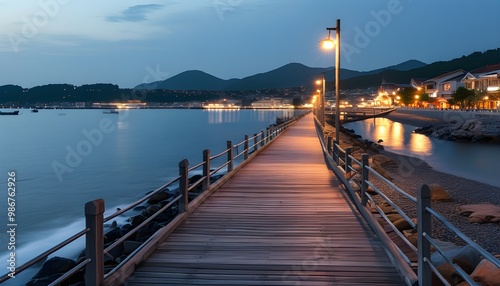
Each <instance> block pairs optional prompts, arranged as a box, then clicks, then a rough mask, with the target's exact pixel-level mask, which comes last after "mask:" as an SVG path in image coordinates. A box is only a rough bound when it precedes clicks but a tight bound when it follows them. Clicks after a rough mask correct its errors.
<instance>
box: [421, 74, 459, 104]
mask: <svg viewBox="0 0 500 286" xmlns="http://www.w3.org/2000/svg"><path fill="white" fill-rule="evenodd" d="M465 74H466V72H465V71H464V70H462V69H460V70H456V71H452V72H448V73H445V74H442V75H439V76H437V77H435V78H431V79H428V80H426V81H424V82H423V83H422V85H423V86H424V92H425V93H427V94H428V95H429V96H430V97H431V98H439V97H442V98H444V99H450V98H451V96H452V95H453V93H454V92H455V91H456V90H457V88H459V87H461V86H464V84H463V83H462V82H461V80H462V78H463V77H464V76H465Z"/></svg>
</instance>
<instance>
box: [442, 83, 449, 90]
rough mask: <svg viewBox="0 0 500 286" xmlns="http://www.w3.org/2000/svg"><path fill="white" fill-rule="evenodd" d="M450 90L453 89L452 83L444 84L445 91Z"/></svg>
mask: <svg viewBox="0 0 500 286" xmlns="http://www.w3.org/2000/svg"><path fill="white" fill-rule="evenodd" d="M450 89H451V84H450V83H445V84H443V90H450Z"/></svg>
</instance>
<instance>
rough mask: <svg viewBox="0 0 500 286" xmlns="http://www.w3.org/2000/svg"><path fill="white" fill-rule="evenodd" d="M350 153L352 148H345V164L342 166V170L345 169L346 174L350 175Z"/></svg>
mask: <svg viewBox="0 0 500 286" xmlns="http://www.w3.org/2000/svg"><path fill="white" fill-rule="evenodd" d="M351 153H352V148H351V147H348V148H345V158H344V162H345V166H344V171H345V173H346V175H350V173H351V164H352V162H351V157H350V156H351ZM349 177H350V176H349Z"/></svg>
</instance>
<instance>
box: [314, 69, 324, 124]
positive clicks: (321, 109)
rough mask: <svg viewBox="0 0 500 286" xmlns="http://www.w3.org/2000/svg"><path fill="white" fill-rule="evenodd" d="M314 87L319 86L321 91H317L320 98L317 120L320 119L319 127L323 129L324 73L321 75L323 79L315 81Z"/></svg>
mask: <svg viewBox="0 0 500 286" xmlns="http://www.w3.org/2000/svg"><path fill="white" fill-rule="evenodd" d="M316 85H321V90H319V89H318V90H317V92H318V94H319V96H320V100H319V106H320V110H319V117H320V118H319V119H320V122H321V126H323V127H325V107H326V106H325V97H326V93H325V86H326V83H325V73H323V78H322V79H320V80H317V81H316Z"/></svg>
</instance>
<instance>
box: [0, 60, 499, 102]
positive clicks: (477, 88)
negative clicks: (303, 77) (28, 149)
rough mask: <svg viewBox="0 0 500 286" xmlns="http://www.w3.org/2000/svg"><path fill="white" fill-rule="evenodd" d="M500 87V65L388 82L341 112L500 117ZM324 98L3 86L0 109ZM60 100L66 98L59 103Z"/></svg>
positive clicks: (311, 89) (355, 95)
mask: <svg viewBox="0 0 500 286" xmlns="http://www.w3.org/2000/svg"><path fill="white" fill-rule="evenodd" d="M499 82H500V63H495V64H491V65H487V66H484V67H480V68H477V69H473V70H471V71H466V70H464V69H457V70H454V71H450V72H446V73H443V74H440V75H438V76H435V77H432V78H411V80H410V82H398V83H396V82H386V79H385V78H383V79H382V82H381V83H380V85H379V86H373V87H368V88H357V89H341V91H340V92H341V97H340V98H341V101H340V104H341V106H340V107H388V106H406V107H411V108H426V109H464V110H483V111H495V112H498V111H499V109H500V88H499ZM37 89H45V90H46V91H42V92H40V91H38V90H37ZM44 92H46V93H49V92H50V95H49V96H47V97H44V98H46V99H47V100H41V97H42V96H40V95H39V94H43V93H44ZM319 92H322V91H321V89H320V88H319V89H318V87H317V86H315V85H314V84H312V85H311V86H300V87H291V88H267V89H256V90H238V91H230V90H229V91H228V90H218V91H207V90H168V89H155V90H145V89H143V90H135V89H120V88H119V87H118V86H116V85H111V84H96V85H86V86H81V87H76V86H73V85H69V84H64V85H47V86H43V87H35V88H32V89H24V88H22V87H18V86H2V87H0V94H1V96H0V108H38V109H46V108H49V109H52V108H68V109H69V108H105V109H109V108H113V109H123V108H133V109H136V108H208V109H221V108H222V109H224V108H229V109H231V108H237V109H239V108H255V109H262V108H276V109H280V108H310V107H311V102H312V99H313V98H314V96H315V95H318V93H319ZM30 93H37V96H32V97H30V96H29V94H30ZM58 94H65V95H64V96H61V97H58V96H57V95H58ZM103 94H106V95H103ZM325 96H326V101H325V107H326V108H327V109H328V108H333V107H334V105H335V94H334V91H331V89H327V91H326V92H325ZM20 98H22V99H20ZM84 99H86V100H85V101H84ZM90 99H95V100H90ZM100 99H104V101H101V100H100Z"/></svg>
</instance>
